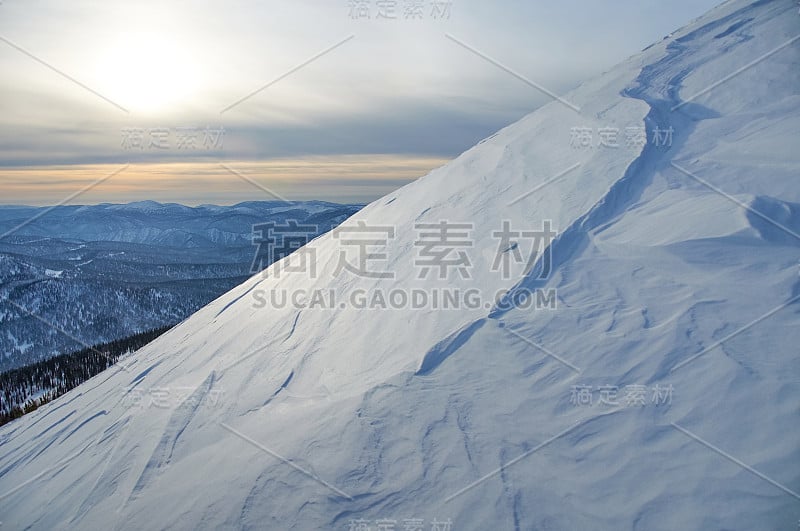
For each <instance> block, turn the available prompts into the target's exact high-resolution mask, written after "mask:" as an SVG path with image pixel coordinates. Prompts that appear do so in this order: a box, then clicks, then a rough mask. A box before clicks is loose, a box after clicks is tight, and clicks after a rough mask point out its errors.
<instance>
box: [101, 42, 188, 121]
mask: <svg viewBox="0 0 800 531" xmlns="http://www.w3.org/2000/svg"><path fill="white" fill-rule="evenodd" d="M97 75H98V77H99V78H100V79H102V80H103V84H104V85H105V86H106V87H107V96H108V97H109V98H110V99H112V100H114V101H115V102H116V103H118V104H119V105H121V106H123V107H125V108H127V109H128V110H130V111H131V112H140V113H153V112H159V113H160V112H165V111H171V110H176V108H179V107H180V106H181V105H182V104H184V103H187V102H188V101H189V100H191V99H192V97H193V96H194V95H195V93H196V92H197V90H198V85H199V82H200V79H199V75H198V71H197V70H196V68H195V67H194V61H193V57H192V54H191V53H190V52H189V50H187V49H186V48H185V47H183V46H182V45H181V43H180V42H179V40H178V39H175V38H171V36H170V35H164V34H158V33H147V32H141V33H125V34H122V35H120V36H119V38H118V39H116V40H115V41H114V42H112V43H111V44H110V46H109V47H108V48H107V51H106V53H105V54H104V56H103V58H102V59H101V60H100V61H99V64H98V73H97Z"/></svg>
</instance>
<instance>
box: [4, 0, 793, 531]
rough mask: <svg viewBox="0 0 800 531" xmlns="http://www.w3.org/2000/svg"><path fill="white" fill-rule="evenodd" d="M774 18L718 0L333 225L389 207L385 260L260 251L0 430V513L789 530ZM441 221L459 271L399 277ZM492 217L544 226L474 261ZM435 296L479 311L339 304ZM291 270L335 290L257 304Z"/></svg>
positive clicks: (782, 187)
mask: <svg viewBox="0 0 800 531" xmlns="http://www.w3.org/2000/svg"><path fill="white" fill-rule="evenodd" d="M797 34H800V17H798V14H797V8H796V5H795V2H793V1H792V0H775V1H768V2H763V1H762V2H756V3H752V2H746V1H732V2H728V3H725V4H723V5H722V6H721V7H719V8H717V9H715V10H713V11H712V12H710V13H709V14H707V15H706V16H704V17H703V18H701V19H699V20H697V21H695V22H693V23H692V24H690V25H689V26H688V27H686V28H684V29H682V30H680V31H678V32H676V33H675V34H674V35H671V36H670V37H668V38H666V39H664V40H663V41H662V42H660V43H658V44H655V45H653V46H651V47H650V48H648V49H647V50H645V51H644V52H643V53H642V54H640V55H637V56H635V57H633V58H631V59H629V60H628V61H626V62H624V63H623V64H621V65H619V66H618V67H616V68H614V69H612V70H611V71H610V72H608V73H606V74H605V75H604V76H602V77H600V78H599V79H596V80H594V81H592V82H589V83H585V84H584V85H582V86H581V87H579V88H578V89H577V90H575V91H574V92H572V93H571V94H568V95H566V96H565V100H566V102H567V103H568V104H569V105H565V104H563V102H553V103H551V104H549V105H547V106H545V107H543V108H541V109H539V110H538V111H536V112H534V113H533V114H531V115H529V116H528V117H526V118H524V119H523V120H521V121H520V122H518V123H516V124H513V125H511V126H510V127H507V128H506V129H504V130H502V131H500V132H499V133H497V134H496V135H494V136H493V137H491V138H489V139H487V140H485V141H484V142H482V143H480V144H479V145H478V146H476V147H474V148H473V149H471V150H469V151H468V152H466V153H464V154H463V155H462V156H461V157H459V158H458V159H456V160H455V161H453V162H452V163H450V164H448V165H447V166H445V167H443V168H440V169H438V170H435V171H433V172H431V173H430V174H429V175H427V176H425V177H424V178H422V179H420V180H418V181H416V182H414V183H413V184H411V185H409V186H406V187H404V188H402V189H401V190H399V191H397V192H396V193H394V194H391V195H390V196H388V197H386V198H384V199H382V200H379V201H377V202H375V203H373V204H371V205H369V206H368V207H366V208H365V209H364V210H362V211H361V212H360V213H359V214H358V215H356V216H355V217H354V218H352V219H350V220H348V221H347V222H346V223H345V225H344V226H349V227H358V223H359V222H364V223H365V224H366V225H367V226H369V227H375V226H382V227H385V226H391V227H394V229H395V237H394V238H393V239H390V241H388V243H387V244H386V245H385V246H378V247H376V248H372V249H371V252H373V253H376V254H381V253H385V255H386V259H385V260H378V261H377V262H373V263H372V264H373V265H372V267H373V268H377V269H381V270H388V271H393V272H394V273H395V276H394V278H386V279H375V278H364V277H363V276H362V277H359V276H356V275H353V274H351V273H349V272H347V271H339V272H338V274H337V271H336V270H337V265H338V262H339V258H340V252H339V251H340V250H341V249H342V244H343V240H344V239H345V237H344V236H343V234H345V233H338V237H337V235H335V234H328V235H326V236H323V237H321V238H319V239H317V240H315V241H314V242H313V243H312V244H311V245H312V248H313V249H314V250H315V251H314V252H315V253H316V261H315V263H316V266H317V275H316V278H309V275H308V274H306V273H301V272H295V273H291V272H287V271H285V270H284V271H282V272H281V273H280V275H276V273H277V267H278V266H280V265H284V266H285V264H283V263H281V264H276V266H273V267H272V268H270V269H269V270H268V271H269V272H270V273H271V274H270V275H269V276H268V277H267V278H264V277H263V276H258V277H255V278H252V279H250V280H249V281H248V282H246V283H245V284H243V285H241V286H239V287H238V288H236V289H234V290H233V291H231V292H230V293H228V294H227V295H225V296H223V297H221V298H220V299H219V300H217V301H215V302H213V303H212V304H210V305H209V306H207V307H205V308H203V309H202V310H200V311H199V312H198V313H197V314H195V315H194V316H193V317H192V318H190V319H188V320H187V321H186V322H185V323H183V324H182V325H180V326H179V327H177V328H175V329H174V330H172V331H171V332H169V333H167V334H166V335H164V336H162V337H161V338H159V340H157V341H156V342H154V343H152V344H151V345H149V346H148V347H146V348H145V349H142V350H141V351H140V352H139V353H137V354H136V355H135V357H133V358H131V359H129V360H127V362H126V364H125V366H124V367H122V366H120V367H116V368H114V369H112V370H110V371H108V372H107V373H105V374H102V375H100V376H98V377H96V378H94V379H93V380H91V381H89V382H87V383H86V384H85V385H83V386H81V387H80V388H78V389H76V390H74V391H73V392H71V393H69V394H68V395H65V396H64V397H62V398H61V399H59V400H57V401H55V402H53V403H51V404H49V405H48V406H47V407H45V408H42V409H40V410H38V411H36V412H34V413H33V414H31V415H28V416H26V417H23V418H22V419H20V420H19V421H16V422H13V423H11V424H10V425H8V426H5V427H4V428H2V429H0V444H2V451H1V452H0V454H2V457H0V514H2V520H3V522H4V525H8V526H9V527H10V528H25V527H31V528H36V529H59V528H83V529H90V528H91V529H94V528H124V529H143V528H154V529H162V528H175V529H216V528H258V529H328V528H333V529H348V528H354V529H358V528H359V527H357V526H359V525H362V526H363V525H367V526H369V528H370V529H380V527H378V526H379V524H380V523H381V522H380V521H381V520H386V521H389V522H391V521H394V522H395V527H394V528H396V529H403V528H404V526H405V525H406V524H408V525H409V527H408V528H409V529H413V528H414V527H413V526H411V524H412V523H419V522H418V521H419V520H421V521H422V522H423V524H424V528H425V529H431V528H435V527H432V526H435V525H437V524H438V523H440V522H448V521H450V522H451V523H452V527H451V528H452V529H682V528H688V529H788V528H793V527H794V526H796V521H797V520H798V518H800V497H799V495H798V494H797V492H798V491H800V467H798V463H800V451H799V450H798V446H799V445H798V440H800V439H798V436H800V423H798V422H797V420H798V406H800V359H799V358H798V356H797V345H798V344H799V343H800V326H798V325H800V316H798V308H799V306H798V303H797V301H798V297H800V281H799V279H798V258H800V241H799V239H800V236H798V234H800V184H799V183H798V180H797V179H798V171H800V157H798V153H797V148H796V139H797V135H798V133H800V69H798V66H800V59H799V58H798V49H800V41H793V42H790V40H791V39H794V38H795V36H796V35H797ZM787 43H789V44H787ZM779 47H780V49H778V48H779ZM770 52H774V53H770ZM765 55H768V56H767V57H764V56H765ZM757 60H758V62H757V63H755V64H753V65H749V63H751V62H755V61H757ZM744 66H747V68H745V69H744V70H741V69H742V67H744ZM740 70H741V71H740ZM737 71H738V72H737ZM732 74H735V75H732ZM698 93H702V94H700V95H697V94H698ZM570 105H574V106H576V107H579V108H580V112H579V113H578V112H576V111H575V110H574V109H573V108H571V107H570ZM642 126H645V127H646V128H647V129H646V131H647V134H648V137H649V141H648V142H647V143H646V145H644V146H641V145H638V144H636V143H632V145H627V142H625V139H624V134H625V133H624V132H625V131H626V130H627V128H632V129H631V131H635V130H636V128H637V127H642ZM576 128H580V131H584V132H585V131H591V132H592V133H593V135H594V136H593V141H592V147H586V148H583V147H581V145H582V144H581V142H580V141H578V140H576V135H575V133H576V131H578V129H576ZM614 129H617V130H619V131H620V138H619V144H620V145H619V147H610V146H598V145H597V140H598V135H600V132H601V131H603V132H605V133H608V132H609V131H613V130H614ZM665 131H672V133H671V135H672V137H671V138H668V135H666V133H665ZM656 137H657V138H659V141H658V142H656V141H653V139H654V138H656ZM606 140H608V138H607V137H606ZM606 143H607V144H608V143H609V142H606ZM578 165H579V166H578ZM442 220H445V221H448V222H451V223H470V224H473V225H472V226H473V230H472V232H471V234H470V238H471V241H473V242H474V245H473V247H471V248H469V249H467V250H466V251H468V252H469V257H470V260H471V266H472V267H471V268H470V269H469V273H470V275H469V277H470V278H462V277H461V276H460V275H459V274H458V272H455V271H450V275H449V276H448V278H447V279H446V280H438V279H437V278H435V274H431V275H428V276H427V277H426V278H418V277H419V267H414V257H415V256H417V254H418V253H419V252H420V249H418V247H419V246H418V245H415V243H416V242H417V240H418V237H419V235H418V231H417V228H415V223H420V222H423V223H438V222H439V221H442ZM504 220H505V221H508V222H509V224H510V226H511V227H512V229H515V230H529V229H538V228H540V227H541V226H542V224H543V222H544V221H546V220H550V221H551V222H552V226H553V228H554V229H556V230H557V231H558V236H557V238H556V239H555V240H554V241H553V242H552V244H551V247H550V252H548V253H540V256H539V260H538V261H537V262H536V263H535V264H534V265H533V267H532V268H530V269H528V268H525V267H524V264H516V263H512V264H511V265H512V267H511V275H509V276H506V275H502V274H500V272H492V269H493V268H492V265H493V263H494V261H495V258H496V256H497V252H498V240H497V239H496V238H495V237H494V235H493V232H495V231H498V230H500V229H502V224H503V221H504ZM516 243H517V244H518V248H522V247H523V245H524V243H523V242H522V241H521V240H520V241H518V242H516ZM423 249H424V247H423ZM514 250H515V247H514V245H513V243H512V245H510V246H507V247H506V248H500V251H501V252H503V251H504V253H503V254H505V255H509V256H514ZM548 257H552V260H549V258H548ZM350 261H351V262H352V261H354V259H353V258H352V257H351V260H350ZM545 273H548V274H545ZM543 277H546V278H543ZM444 288H448V289H450V290H461V292H462V293H463V292H465V291H467V290H470V289H474V290H477V292H478V294H479V295H480V301H481V303H480V304H469V305H467V306H468V307H464V305H462V306H461V307H460V308H458V309H434V308H431V307H428V308H425V309H414V308H400V309H386V310H379V309H374V308H372V309H359V308H356V307H354V305H353V304H347V301H352V300H353V298H354V295H358V294H363V293H370V294H374V293H388V292H390V291H391V290H403V291H405V292H411V291H413V290H417V291H418V292H422V293H433V292H434V291H435V290H441V289H444ZM314 289H319V290H325V292H326V293H330V292H333V293H335V294H336V301H337V303H336V304H335V305H334V306H335V307H334V308H332V309H326V308H319V307H315V308H311V307H306V308H303V309H297V308H293V307H288V306H287V307H283V308H276V307H274V305H270V304H267V305H266V306H264V304H260V302H261V301H264V300H265V298H267V300H268V295H269V294H270V293H276V292H281V291H282V290H287V291H289V292H294V291H295V290H304V291H305V292H306V293H311V292H312V290H314ZM537 289H540V290H550V289H555V290H557V297H558V307H557V309H555V310H554V309H551V308H549V307H548V308H539V309H537V308H535V307H531V305H530V304H528V303H527V302H526V300H525V299H524V298H520V297H518V296H516V295H515V294H517V293H525V292H526V291H527V292H531V293H532V292H534V290H537ZM501 290H511V291H510V293H509V294H508V295H507V297H506V298H505V299H502V300H500V301H499V302H493V301H494V295H495V294H496V293H497V292H499V291H501ZM547 293H550V292H549V291H547ZM356 299H358V300H360V299H359V298H358V297H356ZM339 301H345V304H344V307H340V306H339ZM515 301H516V302H517V303H519V304H513V303H514V302H515ZM615 390H616V396H615V394H614V391H615ZM586 392H589V396H590V397H591V399H592V404H591V405H589V404H587V403H585V402H586ZM642 392H644V393H645V394H644V395H641V393H642ZM411 519H417V520H418V521H417V522H411V521H410V520H411ZM384 523H386V522H384ZM351 526H352V527H351ZM384 528H387V527H384ZM391 528H392V527H388V529H391ZM360 529H364V527H361V528H360Z"/></svg>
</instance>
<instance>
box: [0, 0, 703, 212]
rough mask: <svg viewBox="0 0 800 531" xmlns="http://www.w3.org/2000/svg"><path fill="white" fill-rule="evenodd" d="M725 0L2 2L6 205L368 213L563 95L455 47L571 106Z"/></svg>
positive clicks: (0, 106)
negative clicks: (574, 97)
mask: <svg viewBox="0 0 800 531" xmlns="http://www.w3.org/2000/svg"><path fill="white" fill-rule="evenodd" d="M717 3H718V2H717V1H716V0H671V1H669V2H664V1H661V0H613V1H612V0H607V1H605V2H602V1H597V0H558V1H533V0H531V1H511V0H505V1H497V0H453V1H452V2H440V1H434V0H423V1H417V0H396V1H394V0H367V1H348V0H326V1H322V0H318V1H301V0H285V1H281V2H275V1H273V2H256V1H254V0H247V1H245V0H241V1H239V0H228V1H226V2H219V1H214V2H212V1H192V2H188V1H185V2H184V1H179V0H169V1H165V0H161V1H152V2H151V1H142V0H138V1H134V2H132V1H121V0H102V1H88V0H71V1H68V2H65V1H63V0H2V3H0V71H2V72H3V76H2V78H0V124H2V127H1V128H0V190H2V197H1V198H0V202H2V203H26V204H54V203H57V202H59V201H61V200H62V199H63V198H64V197H66V196H68V195H70V194H72V193H74V192H76V191H78V190H80V189H81V188H83V187H86V186H88V185H89V184H90V183H92V182H94V181H96V180H98V179H101V178H103V177H104V176H107V175H110V174H111V173H113V172H115V171H117V170H119V169H120V168H122V167H123V166H124V165H125V164H126V163H130V166H128V167H126V168H125V170H124V171H122V172H120V173H118V174H116V175H114V176H113V177H112V178H110V179H108V180H106V181H104V182H103V183H102V184H100V185H97V186H95V187H94V188H92V189H91V190H88V191H87V192H85V193H84V194H81V195H80V196H78V197H76V198H75V199H74V200H72V201H71V202H72V203H96V202H102V201H114V202H127V201H132V200H140V199H154V200H158V201H176V202H181V203H186V204H198V203H207V202H214V203H221V204H230V203H235V202H237V201H242V200H252V199H261V198H263V199H272V198H271V197H269V195H268V194H266V192H264V191H263V190H261V189H259V188H258V187H257V186H254V185H253V184H251V183H249V182H247V180H246V179H244V178H242V177H241V175H244V176H246V177H247V178H248V179H252V180H254V181H255V182H257V183H260V184H261V185H263V186H264V187H266V188H268V189H270V190H274V191H276V192H278V193H280V194H281V195H282V196H284V197H289V198H291V199H326V200H333V201H340V202H367V201H370V200H372V199H375V198H377V197H379V196H381V195H384V194H385V193H388V192H390V191H391V190H392V189H394V188H397V187H398V186H401V185H402V184H404V183H405V182H408V181H410V180H412V179H414V178H415V177H418V176H421V175H423V174H425V173H427V171H428V170H430V169H432V168H433V167H436V166H439V165H441V164H442V163H444V162H446V161H447V160H449V159H451V158H453V157H455V156H457V155H458V154H459V153H461V152H462V151H464V150H466V149H468V148H469V147H471V146H472V145H473V144H475V143H476V142H477V141H479V140H480V139H482V138H484V137H486V136H488V135H490V134H492V133H493V132H494V131H496V130H497V129H499V128H501V127H503V126H505V125H507V124H509V123H511V122H513V121H516V120H517V119H519V118H521V117H522V116H524V115H525V114H527V113H529V112H531V111H533V110H535V109H536V108H537V107H539V106H541V105H542V104H544V103H547V102H548V101H550V98H549V97H548V96H547V95H545V94H543V93H541V92H539V91H537V90H536V89H534V88H532V87H531V86H529V85H527V84H525V83H523V82H521V81H520V80H519V79H517V78H515V77H514V76H512V75H510V74H508V73H507V72H504V71H503V70H502V69H500V68H498V67H497V66H495V65H493V64H491V62H490V61H487V60H486V59H484V58H481V57H479V56H478V55H476V54H475V53H473V52H471V51H469V50H467V49H465V48H464V47H463V46H461V45H459V44H457V42H455V40H454V39H457V40H458V41H460V42H462V43H464V44H466V45H468V46H469V47H471V48H473V49H474V50H476V51H478V52H480V53H481V54H483V55H485V56H487V57H490V58H491V59H493V60H495V61H497V62H499V63H502V64H504V65H506V66H508V67H509V68H511V69H513V70H515V71H517V72H519V73H520V74H521V75H523V76H525V77H527V78H529V79H531V80H533V81H535V82H536V83H538V84H540V85H541V86H544V87H546V88H547V89H548V90H550V91H552V92H553V93H556V94H562V93H564V92H567V91H568V90H569V89H571V88H573V87H574V86H576V85H577V84H578V83H580V82H581V81H582V80H585V79H587V78H591V77H593V76H595V75H597V74H599V73H601V72H603V71H604V70H607V69H608V68H610V67H612V66H613V65H614V64H616V63H618V62H620V61H622V60H624V59H625V58H627V57H628V56H630V55H632V54H634V53H636V52H638V51H639V50H641V49H642V48H644V47H645V46H647V45H648V44H650V43H652V42H654V41H657V40H659V39H661V38H662V37H663V36H664V35H666V34H668V33H670V32H671V31H673V30H675V29H677V28H678V27H680V26H682V25H684V24H686V23H687V22H688V21H689V20H691V19H693V18H695V17H697V16H699V15H701V14H702V13H704V12H705V11H707V10H708V9H710V8H711V7H713V6H714V5H715V4H717ZM447 35H450V36H451V37H452V38H448V37H447ZM297 67H300V68H297ZM267 85H269V86H267ZM259 89H262V90H259ZM221 163H222V164H224V165H225V167H223V166H222V165H221ZM237 174H240V175H237Z"/></svg>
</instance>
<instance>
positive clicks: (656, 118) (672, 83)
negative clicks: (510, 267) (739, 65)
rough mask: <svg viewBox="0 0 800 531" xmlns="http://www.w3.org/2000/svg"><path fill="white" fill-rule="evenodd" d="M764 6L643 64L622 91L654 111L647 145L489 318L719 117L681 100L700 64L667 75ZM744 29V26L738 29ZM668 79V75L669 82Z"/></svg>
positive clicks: (570, 252)
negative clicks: (703, 124)
mask: <svg viewBox="0 0 800 531" xmlns="http://www.w3.org/2000/svg"><path fill="white" fill-rule="evenodd" d="M761 3H763V0H762V1H761V2H755V3H754V4H751V5H749V6H746V7H744V8H742V9H740V10H737V11H735V12H733V13H731V14H729V15H727V16H725V17H723V18H720V19H717V20H715V21H713V22H711V23H709V24H706V25H704V26H702V27H700V28H698V29H695V30H693V31H691V32H689V33H687V34H686V35H684V36H682V37H679V38H676V39H675V40H673V41H672V42H670V43H669V44H668V45H667V47H666V51H667V53H666V55H664V57H662V58H661V59H660V60H658V61H656V62H655V63H652V64H649V65H645V66H644V67H643V68H642V69H641V70H640V72H639V75H638V76H637V78H636V80H635V81H634V82H633V83H632V84H631V85H630V86H629V87H627V88H625V89H624V90H623V91H622V92H621V93H620V95H621V96H622V97H626V98H633V99H637V100H640V101H642V102H643V103H645V104H646V105H647V106H648V107H650V111H649V112H648V114H647V116H646V117H645V119H644V125H645V130H646V133H647V139H648V141H647V142H646V143H645V145H644V147H643V148H642V150H641V152H640V153H639V156H638V157H636V158H635V159H634V160H633V161H631V163H630V164H629V165H628V167H627V168H626V170H625V172H624V174H623V176H622V177H621V178H620V179H619V180H617V181H616V182H614V183H613V184H612V185H611V187H610V188H609V189H608V191H607V192H606V193H605V195H603V197H601V198H600V200H599V201H598V202H597V203H595V204H594V205H593V206H592V208H590V209H589V211H588V212H586V213H585V214H584V215H582V216H579V217H578V218H576V219H575V221H574V222H573V223H572V224H571V225H569V227H567V228H566V229H565V230H564V231H563V232H561V233H560V234H559V235H558V236H556V238H555V239H554V240H553V241H552V242H551V244H550V246H549V247H548V249H546V250H545V251H544V252H542V253H541V255H540V257H539V258H537V260H536V261H535V262H534V264H533V266H532V267H531V269H530V270H529V271H528V273H526V274H525V276H524V277H523V278H522V279H521V280H520V281H519V282H518V283H517V284H516V285H515V286H513V287H512V288H511V289H510V290H509V291H508V292H507V293H506V295H505V296H504V297H503V298H502V299H501V301H500V302H499V303H497V304H496V305H495V307H494V308H492V310H490V312H489V315H488V317H489V318H490V319H501V318H502V317H503V316H504V315H505V314H506V313H508V312H509V311H511V310H512V309H515V308H516V307H517V305H516V304H515V303H514V301H515V300H516V301H518V302H519V301H520V298H519V295H518V294H519V293H520V292H521V293H522V294H523V295H524V294H529V293H532V292H533V291H535V290H536V289H539V288H542V287H544V286H545V285H546V284H547V282H548V281H549V279H550V278H551V277H552V275H553V273H554V272H555V271H556V270H557V269H558V268H559V267H561V266H563V265H564V264H565V263H567V262H568V261H569V260H570V259H571V258H572V257H573V256H574V255H575V254H576V253H577V252H578V251H580V250H581V249H583V248H585V247H586V245H588V244H589V239H590V234H591V233H592V232H594V231H602V230H603V229H604V228H606V227H607V226H608V225H610V224H611V223H612V222H613V221H614V220H615V219H617V218H618V217H619V216H620V215H621V214H623V213H624V212H625V211H626V209H627V208H629V207H630V206H633V205H635V204H636V203H637V202H638V200H639V199H640V198H641V196H642V194H643V192H644V191H645V189H646V188H647V187H648V186H649V185H650V183H652V180H653V177H654V176H655V175H656V173H658V172H659V171H660V170H662V169H665V168H667V167H668V166H669V162H670V159H669V157H668V156H667V154H668V153H669V151H671V150H674V151H677V150H678V149H679V148H680V147H681V146H682V145H683V144H684V143H685V142H686V140H687V139H688V137H689V136H690V135H691V133H692V131H693V130H694V129H695V127H696V126H697V123H698V122H699V121H702V120H706V119H709V118H714V117H716V116H717V114H716V113H715V112H714V111H713V110H711V109H709V108H707V107H704V106H702V105H699V104H697V103H693V102H682V100H681V97H680V88H681V86H682V82H683V80H684V79H685V78H686V76H687V75H689V73H691V71H692V70H693V69H694V66H696V65H694V64H693V63H692V62H691V61H686V60H685V61H684V62H686V63H689V64H691V66H690V67H684V68H682V69H681V70H680V71H678V72H676V73H672V74H671V75H669V74H670V73H671V70H672V68H671V67H673V66H674V65H675V64H677V63H678V62H677V61H676V60H677V59H678V58H679V57H681V56H683V55H685V54H687V53H691V51H692V49H691V48H690V47H689V46H687V45H686V43H688V42H691V41H693V40H695V39H697V38H698V37H702V36H704V35H707V34H709V33H710V32H712V31H715V30H717V29H718V28H719V27H720V26H725V25H728V24H729V23H730V22H731V21H732V20H733V19H738V18H740V17H742V15H743V14H744V13H746V12H748V11H751V10H752V9H753V8H754V7H757V6H758V5H760V4H761ZM751 21H752V19H751V20H748V21H745V22H746V23H745V24H742V26H746V25H747V24H749V23H750V22H751ZM740 28H741V26H740V27H737V28H736V29H740ZM684 59H685V58H684ZM665 76H668V77H666V78H665ZM654 81H655V82H659V81H662V82H664V86H663V89H661V88H660V87H659V86H657V85H654V84H653V82H654ZM662 90H663V92H662ZM681 103H683V105H681V109H682V112H673V110H672V109H673V108H675V107H676V106H677V105H679V104H681ZM676 110H677V109H676ZM666 130H670V131H671V134H672V143H671V145H669V146H666V148H665V147H659V146H657V145H655V143H653V142H651V141H650V139H652V138H654V136H655V135H656V134H658V132H659V131H661V132H663V131H666ZM548 254H549V256H550V257H551V259H552V264H549V267H550V271H549V274H548V275H544V268H545V267H547V266H548V264H547V263H546V262H545V260H543V258H542V257H544V256H548ZM545 277H546V278H545Z"/></svg>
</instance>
